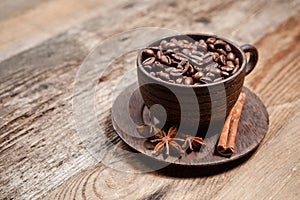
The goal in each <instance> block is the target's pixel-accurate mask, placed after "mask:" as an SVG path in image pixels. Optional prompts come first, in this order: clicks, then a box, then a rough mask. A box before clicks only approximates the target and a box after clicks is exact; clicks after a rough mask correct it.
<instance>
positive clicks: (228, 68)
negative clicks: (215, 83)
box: [221, 66, 234, 73]
mask: <svg viewBox="0 0 300 200" xmlns="http://www.w3.org/2000/svg"><path fill="white" fill-rule="evenodd" d="M221 70H222V71H225V72H228V73H231V72H232V71H233V70H234V68H233V67H229V66H222V67H221Z"/></svg>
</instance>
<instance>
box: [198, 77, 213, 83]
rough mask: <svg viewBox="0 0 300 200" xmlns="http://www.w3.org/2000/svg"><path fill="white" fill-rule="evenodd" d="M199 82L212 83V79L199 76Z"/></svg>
mask: <svg viewBox="0 0 300 200" xmlns="http://www.w3.org/2000/svg"><path fill="white" fill-rule="evenodd" d="M200 82H201V83H204V84H206V83H212V80H211V78H209V77H207V76H205V77H203V78H200Z"/></svg>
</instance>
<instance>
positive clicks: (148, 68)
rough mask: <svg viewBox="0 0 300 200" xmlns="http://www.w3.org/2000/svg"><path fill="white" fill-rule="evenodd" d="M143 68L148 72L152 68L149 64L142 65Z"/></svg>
mask: <svg viewBox="0 0 300 200" xmlns="http://www.w3.org/2000/svg"><path fill="white" fill-rule="evenodd" d="M144 68H145V70H147V71H148V72H149V71H151V70H152V67H151V65H144Z"/></svg>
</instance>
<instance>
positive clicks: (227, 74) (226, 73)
mask: <svg viewBox="0 0 300 200" xmlns="http://www.w3.org/2000/svg"><path fill="white" fill-rule="evenodd" d="M221 75H222V76H225V77H229V73H228V72H225V71H221Z"/></svg>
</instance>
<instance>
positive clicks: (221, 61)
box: [219, 55, 226, 65]
mask: <svg viewBox="0 0 300 200" xmlns="http://www.w3.org/2000/svg"><path fill="white" fill-rule="evenodd" d="M219 63H220V64H223V65H226V57H225V56H224V55H220V57H219Z"/></svg>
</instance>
